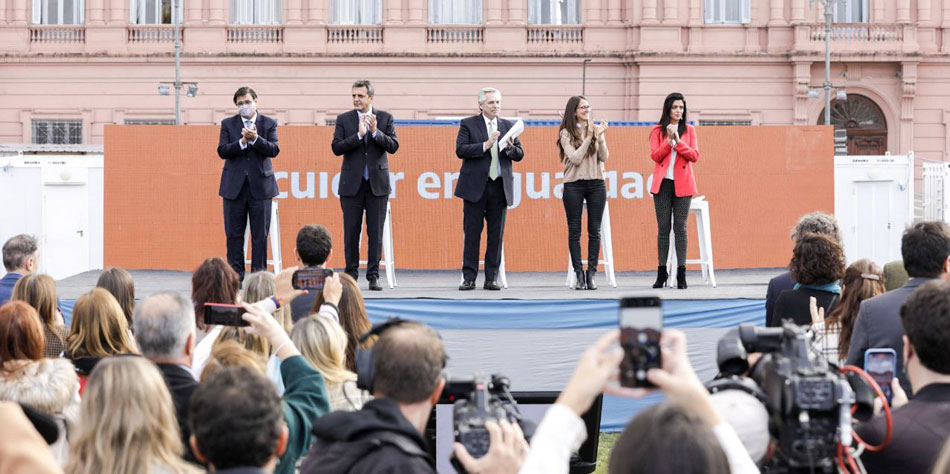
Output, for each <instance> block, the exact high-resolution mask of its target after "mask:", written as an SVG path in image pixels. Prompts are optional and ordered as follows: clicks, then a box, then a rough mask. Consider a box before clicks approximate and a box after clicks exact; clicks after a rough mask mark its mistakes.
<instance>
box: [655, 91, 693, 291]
mask: <svg viewBox="0 0 950 474" xmlns="http://www.w3.org/2000/svg"><path fill="white" fill-rule="evenodd" d="M650 158H651V159H653V161H654V162H655V163H656V166H654V168H653V185H652V186H650V194H652V195H653V206H654V208H655V209H656V226H657V236H656V246H657V257H658V259H657V260H658V266H657V270H656V282H655V283H653V288H662V287H663V285H664V284H666V279H667V278H669V275H668V274H667V272H666V261H667V259H668V257H669V251H670V227H671V221H672V229H673V234H674V238H675V242H676V263H677V265H678V266H677V267H676V287H677V288H679V289H681V290H684V289H686V218H687V217H689V204H690V201H692V199H693V196H695V195H696V194H697V191H696V178H695V177H694V176H693V165H692V164H693V163H695V162H696V161H698V160H699V142H698V141H697V139H696V129H695V128H693V127H692V126H691V125H688V124H687V119H686V99H684V98H683V94H680V93H679V92H674V93H672V94H670V95H668V96H666V100H664V101H663V114H662V115H660V122H659V123H658V124H656V125H655V126H654V127H653V130H652V131H651V132H650Z"/></svg>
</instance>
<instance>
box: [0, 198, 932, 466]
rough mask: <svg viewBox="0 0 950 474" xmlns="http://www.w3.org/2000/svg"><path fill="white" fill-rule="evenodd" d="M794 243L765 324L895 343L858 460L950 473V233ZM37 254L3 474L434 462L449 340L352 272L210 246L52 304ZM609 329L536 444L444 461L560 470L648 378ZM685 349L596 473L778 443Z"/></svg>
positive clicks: (660, 375)
mask: <svg viewBox="0 0 950 474" xmlns="http://www.w3.org/2000/svg"><path fill="white" fill-rule="evenodd" d="M791 237H792V241H793V244H794V249H793V251H792V255H791V256H790V263H789V272H788V273H785V274H782V275H779V276H777V277H775V278H774V279H772V280H771V281H770V282H769V286H768V291H767V295H766V313H767V314H766V323H767V325H769V326H779V325H782V324H784V323H786V322H788V321H791V322H794V323H795V324H798V325H802V326H807V327H808V328H810V329H809V332H808V334H809V336H810V337H811V338H812V340H811V346H812V349H813V352H814V353H815V355H816V356H822V357H824V358H826V359H827V360H828V361H829V362H831V363H833V364H836V365H842V366H843V365H845V364H847V365H857V366H862V365H863V357H864V353H865V351H866V350H867V349H871V348H875V349H880V348H889V349H893V350H894V351H895V352H896V354H897V364H896V369H897V370H896V373H895V377H894V379H893V380H892V383H891V384H890V385H891V387H890V388H891V389H892V390H893V393H894V395H893V402H892V407H893V411H892V412H891V413H890V416H886V415H877V416H874V417H872V418H870V419H869V420H868V421H864V422H861V423H857V422H856V428H855V431H856V433H857V434H858V435H859V436H860V438H861V439H862V440H863V441H864V442H867V443H869V444H872V445H874V444H881V443H884V442H885V439H887V441H886V442H887V443H888V446H887V447H886V449H884V450H881V451H865V452H864V453H863V454H862V455H861V458H860V459H861V462H862V464H863V467H864V468H866V470H867V472H872V473H875V472H910V473H930V472H933V473H935V474H944V473H950V447H947V448H946V449H945V445H947V443H946V441H947V439H948V438H950V351H948V350H947V349H946V348H947V347H950V283H947V282H945V281H944V280H945V278H946V276H947V274H948V271H950V227H948V226H947V225H945V224H943V223H938V222H921V223H917V224H915V225H914V226H912V227H910V228H909V229H907V230H906V231H905V233H904V236H903V239H902V244H901V253H902V257H903V258H902V260H901V261H898V262H887V263H886V264H885V265H883V266H881V265H878V264H876V263H875V262H872V261H870V260H857V261H855V262H853V263H851V264H850V265H848V264H847V260H846V256H845V255H844V251H843V249H842V244H841V237H840V231H839V229H838V225H837V223H836V221H835V220H834V218H833V217H832V216H829V215H825V214H821V213H812V214H809V215H806V216H803V217H802V218H801V219H800V221H799V222H798V224H797V225H796V226H795V229H794V231H793V232H792V236H791ZM331 249H332V241H331V239H330V234H329V232H327V230H326V229H325V228H323V227H322V226H319V225H307V226H304V227H303V228H301V229H300V231H299V232H298V235H297V241H296V248H295V255H296V256H297V259H298V263H299V264H300V265H302V266H306V267H317V266H323V265H325V263H326V261H327V259H328V258H329V255H330V252H331ZM39 258H40V249H39V246H38V245H37V242H36V240H35V239H33V238H32V237H30V236H27V235H19V236H15V237H13V238H11V239H10V240H8V241H7V242H6V244H5V245H4V246H3V263H4V266H5V268H6V270H7V275H6V276H5V277H4V278H3V279H0V419H2V420H3V423H2V425H3V426H2V429H0V474H7V473H40V474H42V473H60V472H65V473H69V474H78V473H176V474H180V473H192V472H205V471H208V472H222V473H281V474H292V473H297V472H299V473H303V474H323V473H352V474H364V473H366V474H369V473H410V474H412V473H432V472H435V468H434V463H433V459H432V458H431V455H430V452H431V451H430V446H429V445H428V444H429V443H428V441H427V439H426V435H425V432H426V426H427V424H428V423H429V420H430V417H431V414H432V411H433V409H434V406H435V405H436V403H437V402H438V401H439V400H440V397H441V396H442V392H443V390H444V388H445V385H446V379H445V376H444V369H445V366H446V361H447V359H448V356H449V355H448V354H447V353H446V349H445V346H444V345H443V342H442V339H441V338H440V337H439V335H438V334H437V333H436V331H434V330H433V329H432V328H430V327H428V326H426V325H424V324H422V323H419V322H413V321H402V320H393V321H389V322H387V323H385V324H382V325H377V326H373V325H372V324H371V323H370V320H369V318H368V316H367V313H366V308H365V305H364V303H363V297H362V294H361V292H360V289H359V287H358V286H357V285H356V282H355V280H354V279H353V278H351V277H350V276H349V275H347V274H340V273H334V274H333V275H332V276H330V277H328V278H327V279H326V282H325V285H324V288H323V289H322V290H320V291H316V292H310V293H308V292H307V291H305V290H299V289H295V288H294V287H293V284H292V276H293V272H294V270H295V269H296V268H297V267H293V268H290V269H287V270H284V271H283V272H281V273H280V274H278V275H273V274H270V273H265V272H255V273H252V274H249V275H247V277H246V278H244V279H243V282H242V279H241V276H240V275H238V274H237V273H236V272H235V271H234V270H233V268H231V266H230V265H228V263H227V262H226V261H224V260H223V259H221V258H209V259H207V260H205V261H204V262H202V263H201V264H200V265H199V266H198V267H197V268H196V269H195V271H194V272H193V275H192V293H191V298H188V297H186V296H184V295H181V294H179V293H176V292H160V293H157V294H152V295H150V296H148V297H146V298H143V299H140V300H138V301H137V300H136V299H135V285H134V281H133V279H132V276H131V275H130V274H129V273H128V272H127V271H125V270H123V269H120V268H112V269H107V270H105V271H103V272H102V274H101V276H100V278H99V281H98V283H97V285H96V287H95V288H92V289H90V290H89V291H88V292H86V293H84V294H83V295H81V296H80V297H79V298H78V299H77V300H76V301H75V304H74V306H73V308H72V311H71V312H70V313H69V317H68V320H67V318H64V314H63V311H62V309H61V308H62V305H61V303H60V302H59V299H58V297H57V291H56V284H55V281H54V280H53V279H52V278H50V277H49V276H47V275H43V274H40V273H38V269H39ZM206 303H218V304H236V305H240V306H241V307H242V312H243V314H242V315H241V318H242V320H243V322H244V323H246V326H220V325H212V324H206V322H205V318H204V311H205V304H206ZM619 337H620V334H619V331H617V330H612V331H608V332H607V333H606V334H604V335H602V336H601V337H600V338H599V339H598V340H597V341H596V342H595V343H594V344H593V345H592V346H590V347H589V348H588V349H587V350H586V351H585V352H584V353H583V354H582V355H581V356H580V359H579V361H578V363H577V366H576V368H575V370H574V372H573V375H572V376H571V377H570V379H569V381H568V382H567V384H566V386H565V387H564V388H563V390H562V391H561V393H560V395H559V397H558V398H557V401H556V403H554V404H553V405H551V406H550V407H549V408H548V410H547V412H546V413H545V415H544V418H543V420H542V421H541V423H540V424H539V425H538V426H537V429H536V430H534V433H533V434H532V436H531V437H530V439H527V438H526V436H525V434H524V432H523V431H522V429H521V427H520V426H519V425H518V423H511V422H509V420H505V419H502V420H498V421H491V420H489V421H487V422H486V423H485V429H486V430H487V431H488V434H489V438H490V443H489V447H488V451H487V453H485V454H484V455H482V456H480V457H475V456H473V455H472V454H471V453H469V452H468V450H467V449H466V447H465V446H463V445H462V444H459V443H456V445H455V446H454V448H453V455H454V457H455V458H456V460H457V462H458V463H459V464H460V465H461V466H463V467H464V468H465V470H466V471H467V472H469V473H486V474H487V473H523V474H535V473H539V474H540V473H544V474H549V473H553V474H557V473H567V472H568V469H569V464H570V460H571V457H572V455H573V454H574V453H576V452H577V450H578V449H579V447H580V446H581V444H582V443H583V442H584V440H585V439H586V438H587V436H596V435H597V433H588V432H587V428H586V426H585V424H584V422H583V421H582V418H581V417H582V416H583V415H584V414H585V413H586V412H587V411H588V410H589V409H590V407H591V406H592V404H593V403H594V402H595V400H596V398H597V397H598V396H600V395H601V394H603V393H607V394H610V395H614V396H619V397H642V396H644V395H646V394H648V393H649V392H650V390H646V389H632V388H625V387H621V386H620V385H619V384H618V383H617V382H616V379H617V375H618V374H617V372H618V370H617V368H618V366H619V364H620V361H621V359H623V357H624V351H623V349H621V347H620V346H619ZM686 347H687V342H686V335H685V334H684V333H682V332H680V331H677V330H672V329H668V330H664V331H663V333H662V336H661V353H662V366H661V367H660V368H655V369H651V370H649V371H648V373H647V378H648V379H649V380H650V382H651V383H653V384H654V385H655V386H656V387H657V389H658V390H660V391H662V392H663V393H664V394H665V395H666V399H665V400H664V401H663V402H662V403H660V404H658V405H656V406H654V407H652V408H650V409H648V410H645V411H643V412H641V413H639V414H638V415H637V416H636V417H635V418H634V419H633V420H632V421H631V422H630V423H629V424H628V425H627V427H626V428H625V429H624V431H623V433H622V434H621V435H620V436H619V438H617V440H616V443H615V444H614V446H613V449H612V451H611V453H610V457H609V461H608V469H609V472H611V473H617V474H620V473H624V474H626V473H674V472H676V473H730V472H731V473H754V472H759V469H760V467H761V466H763V465H764V464H765V463H768V462H769V459H770V457H771V456H773V455H774V453H775V449H774V444H775V443H774V441H773V443H772V445H773V447H772V448H770V447H769V443H768V442H766V443H762V439H763V435H762V433H766V434H765V435H764V438H765V439H766V440H767V439H768V434H767V433H768V429H769V428H768V425H767V424H768V422H769V416H768V415H762V416H750V415H748V414H749V413H752V411H749V410H746V409H744V408H742V407H741V406H740V405H742V404H744V403H748V400H751V403H753V404H757V405H758V410H759V411H762V412H764V410H765V409H764V408H763V407H762V404H761V402H760V401H757V400H756V399H755V398H754V397H745V398H743V397H742V396H741V395H740V396H731V397H722V396H720V395H719V394H716V395H710V392H709V390H708V389H707V387H706V385H705V384H704V382H703V381H701V380H700V379H699V377H698V376H697V374H696V372H695V371H694V370H693V368H692V365H691V363H690V360H689V357H688V355H687V351H686ZM750 360H752V358H751V357H750ZM746 399H748V400H746ZM737 413H739V414H740V415H738V416H737ZM888 422H889V423H891V424H892V425H893V426H892V428H891V429H888V427H887V424H888ZM750 433H752V434H750ZM756 433H758V435H756Z"/></svg>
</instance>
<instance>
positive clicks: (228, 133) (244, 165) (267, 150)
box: [218, 112, 280, 200]
mask: <svg viewBox="0 0 950 474" xmlns="http://www.w3.org/2000/svg"><path fill="white" fill-rule="evenodd" d="M254 124H255V125H256V126H257V141H255V142H254V144H253V145H251V144H250V142H248V144H247V148H245V149H243V150H242V149H241V144H240V143H239V142H240V140H241V129H242V128H244V119H243V118H242V117H241V116H240V115H235V116H233V117H228V118H226V119H224V120H222V121H221V138H220V140H219V141H218V156H220V157H221V159H223V160H225V161H224V169H222V170H221V186H220V187H219V188H218V195H219V196H221V197H223V198H225V199H234V198H236V197H237V195H238V193H240V192H241V186H243V185H244V180H245V178H246V179H247V180H248V182H249V187H250V191H251V197H252V198H254V199H258V200H260V199H270V198H273V197H275V196H277V180H276V179H275V178H274V165H272V164H271V158H274V157H276V156H277V154H278V153H280V148H278V147H277V122H276V121H274V119H272V118H270V117H265V116H263V115H261V114H260V112H258V113H257V121H256V122H255V123H254Z"/></svg>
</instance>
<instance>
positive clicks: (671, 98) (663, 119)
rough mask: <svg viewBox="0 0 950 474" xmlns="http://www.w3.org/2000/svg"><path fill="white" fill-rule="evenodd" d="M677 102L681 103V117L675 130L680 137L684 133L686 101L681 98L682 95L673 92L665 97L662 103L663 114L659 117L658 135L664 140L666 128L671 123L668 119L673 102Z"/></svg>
mask: <svg viewBox="0 0 950 474" xmlns="http://www.w3.org/2000/svg"><path fill="white" fill-rule="evenodd" d="M677 100H682V101H683V116H682V117H680V123H679V124H678V125H677V127H676V130H677V131H678V132H679V135H680V136H681V137H682V136H683V134H685V133H686V99H685V98H684V97H683V94H680V93H679V92H674V93H672V94H670V95H668V96H666V100H664V101H663V114H662V115H660V122H659V125H660V135H661V136H662V137H664V138H666V127H667V126H669V124H670V122H672V120H671V119H670V111H671V110H673V102H676V101H677Z"/></svg>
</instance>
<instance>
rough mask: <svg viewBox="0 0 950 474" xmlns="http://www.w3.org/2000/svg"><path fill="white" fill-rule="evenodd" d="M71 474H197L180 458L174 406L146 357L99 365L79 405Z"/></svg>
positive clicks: (113, 360) (71, 456)
mask: <svg viewBox="0 0 950 474" xmlns="http://www.w3.org/2000/svg"><path fill="white" fill-rule="evenodd" d="M78 431H79V433H78V434H77V435H76V436H75V439H74V440H73V442H72V446H71V451H70V456H69V463H68V464H67V465H66V469H65V471H66V472H67V473H69V474H94V473H101V472H114V473H133V472H134V473H146V474H147V473H156V472H161V473H175V474H185V473H188V474H190V473H196V472H198V470H197V469H195V468H194V467H192V466H190V465H189V464H188V463H186V462H185V461H183V460H182V459H181V456H182V453H183V452H184V449H185V447H184V446H182V443H181V436H180V434H179V433H178V422H177V421H175V405H174V403H173V402H172V397H171V394H170V393H169V392H168V387H167V386H166V385H165V379H164V378H163V377H162V374H161V373H160V372H159V371H158V368H157V367H155V365H154V364H152V363H151V362H149V361H148V360H146V359H144V358H142V357H110V358H108V359H105V360H103V361H102V362H100V363H98V364H96V368H95V369H94V370H93V371H92V374H91V375H90V376H89V382H88V383H87V384H86V390H85V392H83V396H82V403H81V404H80V406H79V424H78Z"/></svg>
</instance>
